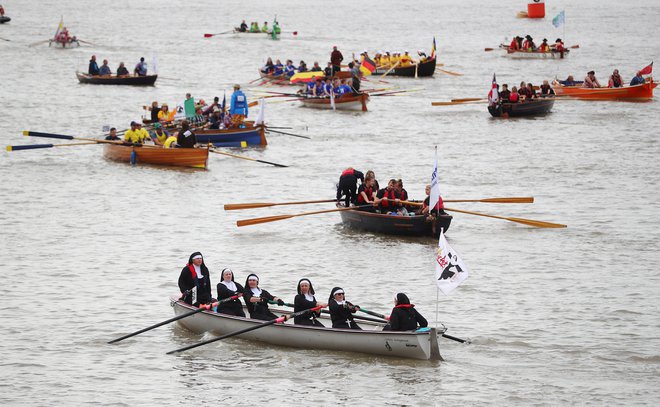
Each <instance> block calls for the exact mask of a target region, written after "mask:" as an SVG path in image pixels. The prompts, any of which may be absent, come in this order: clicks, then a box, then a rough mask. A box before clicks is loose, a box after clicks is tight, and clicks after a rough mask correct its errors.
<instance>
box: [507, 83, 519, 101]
mask: <svg viewBox="0 0 660 407" xmlns="http://www.w3.org/2000/svg"><path fill="white" fill-rule="evenodd" d="M519 101H520V94H519V93H518V88H516V87H515V86H514V87H513V88H511V94H510V95H509V103H518V102H519Z"/></svg>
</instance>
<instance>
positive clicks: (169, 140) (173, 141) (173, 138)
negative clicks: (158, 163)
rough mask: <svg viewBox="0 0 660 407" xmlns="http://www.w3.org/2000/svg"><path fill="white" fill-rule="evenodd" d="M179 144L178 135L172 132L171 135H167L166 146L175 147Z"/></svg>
mask: <svg viewBox="0 0 660 407" xmlns="http://www.w3.org/2000/svg"><path fill="white" fill-rule="evenodd" d="M176 146H177V144H176V136H174V135H172V134H170V135H169V137H167V140H165V143H164V144H163V147H164V148H175V147H176Z"/></svg>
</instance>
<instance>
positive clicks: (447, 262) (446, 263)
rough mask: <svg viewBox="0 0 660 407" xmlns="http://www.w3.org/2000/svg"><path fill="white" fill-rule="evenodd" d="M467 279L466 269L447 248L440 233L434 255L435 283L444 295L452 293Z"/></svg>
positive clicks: (454, 253) (461, 261)
mask: <svg viewBox="0 0 660 407" xmlns="http://www.w3.org/2000/svg"><path fill="white" fill-rule="evenodd" d="M466 278H468V268H467V266H466V265H465V263H463V260H462V259H461V258H460V257H459V256H458V253H457V252H456V251H455V250H454V249H452V248H451V246H449V243H447V239H445V234H444V233H443V231H442V230H441V231H440V240H439V241H438V250H437V251H436V255H435V281H436V284H437V285H438V288H439V289H440V291H442V292H443V293H444V294H445V295H447V294H449V293H450V292H452V291H454V289H455V288H456V287H458V286H459V285H460V284H461V283H462V282H463V281H465V279H466Z"/></svg>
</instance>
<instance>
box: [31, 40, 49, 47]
mask: <svg viewBox="0 0 660 407" xmlns="http://www.w3.org/2000/svg"><path fill="white" fill-rule="evenodd" d="M49 41H50V40H43V41H37V42H33V43H32V44H30V45H28V47H34V46H37V45H40V44H45V43H47V42H49Z"/></svg>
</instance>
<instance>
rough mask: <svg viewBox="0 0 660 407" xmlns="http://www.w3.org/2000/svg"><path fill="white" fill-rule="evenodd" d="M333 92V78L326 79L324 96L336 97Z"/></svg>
mask: <svg viewBox="0 0 660 407" xmlns="http://www.w3.org/2000/svg"><path fill="white" fill-rule="evenodd" d="M332 90H333V88H332V78H325V84H324V85H323V96H327V97H332V96H334V95H333V93H332Z"/></svg>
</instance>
